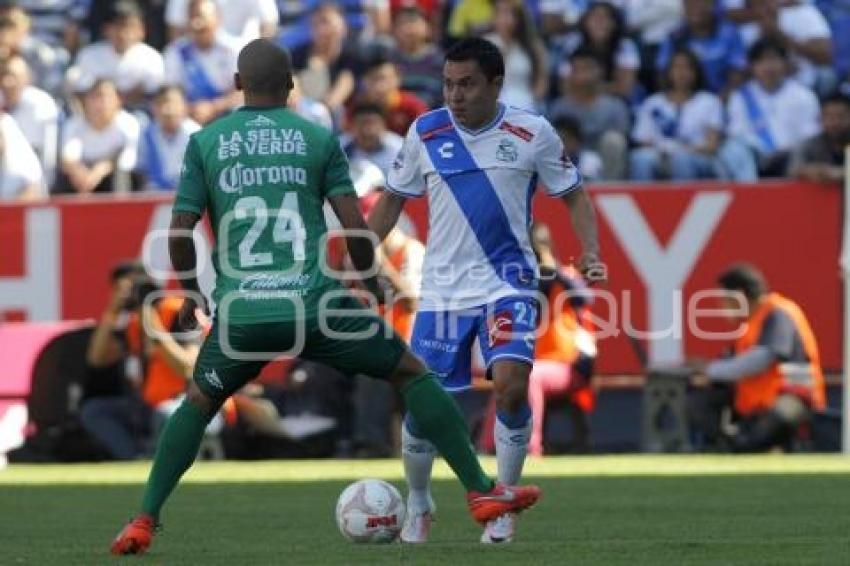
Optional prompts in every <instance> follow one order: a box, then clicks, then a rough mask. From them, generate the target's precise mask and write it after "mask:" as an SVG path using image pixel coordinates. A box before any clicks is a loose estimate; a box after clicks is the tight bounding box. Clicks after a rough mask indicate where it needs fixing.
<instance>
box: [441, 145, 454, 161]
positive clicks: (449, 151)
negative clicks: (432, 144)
mask: <svg viewBox="0 0 850 566" xmlns="http://www.w3.org/2000/svg"><path fill="white" fill-rule="evenodd" d="M454 149H455V144H454V142H445V143H444V144H443V145H441V146H440V147H439V148H437V153H439V154H440V157H442V158H443V159H451V158H452V157H454V156H455V152H454Z"/></svg>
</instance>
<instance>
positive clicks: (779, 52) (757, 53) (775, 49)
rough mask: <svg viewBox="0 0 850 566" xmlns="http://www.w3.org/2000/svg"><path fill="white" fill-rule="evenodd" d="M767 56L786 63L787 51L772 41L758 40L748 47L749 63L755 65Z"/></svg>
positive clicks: (767, 39) (766, 39)
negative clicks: (772, 56)
mask: <svg viewBox="0 0 850 566" xmlns="http://www.w3.org/2000/svg"><path fill="white" fill-rule="evenodd" d="M769 55H776V56H777V57H779V58H780V59H782V60H784V61H788V49H787V48H786V47H785V46H784V45H782V44H781V43H779V42H778V41H776V40H774V39H769V38H765V39H760V40H758V41H756V42H755V43H754V44H753V46H752V47H750V51H749V53H747V59H748V60H749V62H750V63H757V62H758V61H761V60H762V59H764V58H765V57H767V56H769Z"/></svg>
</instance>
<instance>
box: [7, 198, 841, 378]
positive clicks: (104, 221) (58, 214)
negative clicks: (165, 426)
mask: <svg viewBox="0 0 850 566" xmlns="http://www.w3.org/2000/svg"><path fill="white" fill-rule="evenodd" d="M591 194H592V197H593V200H594V203H595V205H596V209H597V214H598V216H599V225H600V240H601V245H602V250H603V255H604V260H605V262H606V263H607V264H608V268H609V277H610V282H609V283H608V285H607V286H605V287H604V288H603V289H601V290H600V297H599V299H598V300H597V307H596V313H597V315H598V318H599V319H600V322H601V324H602V326H603V327H604V328H605V329H606V331H608V330H612V329H613V330H614V331H615V332H607V333H608V334H616V336H611V337H606V338H604V339H603V340H602V341H601V342H600V368H599V369H600V371H601V372H603V373H638V372H639V371H640V369H641V368H640V365H639V363H638V360H637V358H636V356H635V354H634V352H633V350H632V348H631V345H630V344H629V341H628V339H627V336H626V335H627V333H628V334H631V335H633V336H637V337H638V338H639V339H640V340H641V341H642V342H644V343H646V344H647V345H648V348H649V353H650V359H651V360H652V361H653V362H654V363H661V364H663V363H675V362H677V361H680V360H681V359H683V357H685V356H690V355H698V356H708V355H714V354H717V353H718V352H719V351H720V350H721V349H722V348H723V346H724V345H725V344H726V342H724V341H722V340H721V341H718V340H706V339H700V338H698V337H697V336H695V332H694V328H698V329H701V330H703V331H714V330H718V329H721V324H720V322H718V321H717V320H712V319H709V318H706V317H705V316H704V315H702V314H701V309H706V308H710V307H711V306H712V304H713V303H712V302H711V301H710V300H706V301H702V302H698V303H694V297H695V296H697V295H696V294H697V293H698V292H699V291H701V290H706V289H711V288H713V287H714V281H715V279H716V277H717V274H718V273H719V272H720V271H721V270H722V269H723V268H724V267H726V266H727V265H729V264H731V263H733V262H736V261H742V260H746V261H749V262H751V263H753V264H755V265H757V266H758V267H760V268H761V269H762V270H763V271H764V273H765V275H766V276H767V279H768V281H769V283H770V285H771V286H772V288H773V289H775V290H777V291H780V292H782V293H784V294H786V295H787V296H789V297H791V298H792V299H794V300H796V301H797V302H799V303H800V304H801V305H802V307H803V309H804V310H805V312H806V313H807V315H808V316H809V319H810V321H811V323H812V326H813V328H814V330H815V333H816V335H817V337H818V339H819V341H820V345H821V350H822V358H823V360H824V365H825V366H826V367H827V368H829V369H836V368H839V367H840V365H841V321H842V316H841V311H842V305H841V278H840V271H839V253H840V249H839V248H840V241H841V217H842V211H841V195H840V192H839V190H838V189H837V188H836V187H832V186H819V185H808V184H799V183H777V184H763V185H754V186H730V185H724V184H712V183H707V184H691V185H651V186H650V185H647V186H623V187H618V186H611V187H594V188H592V189H591ZM534 210H535V216H536V218H537V219H538V220H540V221H543V222H546V223H548V224H549V225H550V226H552V227H553V232H554V234H555V237H556V243H557V246H558V249H559V253H560V254H561V256H562V257H563V258H565V259H567V258H569V256H570V255H573V254H577V253H578V249H577V244H576V241H575V238H574V237H573V235H572V232H571V229H570V223H569V218H568V213H567V211H566V209H565V208H564V207H563V206H562V205H561V204H560V203H558V202H556V201H552V200H550V199H547V198H545V197H543V196H538V197H537V199H536V200H535V206H534ZM407 214H408V215H409V216H410V218H411V220H412V221H413V223H414V224H415V225H416V227H417V229H418V230H419V234H420V236H423V237H424V236H425V234H426V233H427V208H426V204H425V202H424V201H423V200H419V201H411V202H410V203H409V204H408V209H407ZM169 217H170V199H169V197H167V196H138V197H130V198H126V197H125V198H113V197H104V198H97V197H93V198H90V199H86V200H58V199H57V200H54V201H51V202H49V203H45V204H39V205H30V206H23V205H4V206H0V239H2V242H3V244H2V248H0V250H2V252H0V320H3V319H5V320H60V319H81V318H88V317H96V316H98V315H99V313H100V312H101V310H102V309H103V307H104V305H105V302H106V300H107V296H108V292H109V291H108V285H109V283H108V273H109V270H110V269H111V267H112V266H113V265H114V264H115V263H116V262H117V261H119V260H122V259H128V258H138V257H141V256H142V251H143V248H144V247H145V246H147V249H148V250H149V252H150V254H149V255H150V256H151V257H152V258H153V260H154V263H155V264H156V265H158V266H159V267H160V268H162V269H167V268H168V264H167V258H166V253H165V240H164V239H163V237H162V236H163V235H164V232H157V230H160V231H163V230H164V229H165V228H167V225H168V220H169ZM148 234H153V236H152V237H149V238H148V239H147V241H146V238H145V237H146V235H148ZM207 284H208V285H209V284H210V280H209V279H208V282H207ZM695 325H696V326H695ZM649 331H651V332H650V333H649V334H648V335H646V334H642V332H644V333H646V332H649Z"/></svg>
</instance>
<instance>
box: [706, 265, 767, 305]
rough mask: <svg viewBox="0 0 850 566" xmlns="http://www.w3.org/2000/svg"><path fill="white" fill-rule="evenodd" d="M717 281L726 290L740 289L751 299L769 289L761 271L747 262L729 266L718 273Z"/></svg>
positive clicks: (753, 299) (756, 297)
mask: <svg viewBox="0 0 850 566" xmlns="http://www.w3.org/2000/svg"><path fill="white" fill-rule="evenodd" d="M717 283H718V284H720V286H721V287H722V288H723V289H726V290H727V291H740V292H741V293H743V294H744V296H745V297H747V299H749V300H751V301H755V300H756V299H758V298H759V297H761V296H762V295H764V294H765V293H768V292H769V291H770V289H769V288H768V286H767V281H766V280H765V278H764V275H763V274H762V272H761V271H759V270H758V269H757V268H756V267H755V266H753V265H751V264H749V263H736V264H735V265H733V266H731V267H729V268H728V269H727V270H726V271H724V272H723V273H721V274H720V277H718V278H717Z"/></svg>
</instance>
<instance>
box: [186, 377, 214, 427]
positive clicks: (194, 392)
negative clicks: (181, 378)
mask: <svg viewBox="0 0 850 566" xmlns="http://www.w3.org/2000/svg"><path fill="white" fill-rule="evenodd" d="M186 401H188V402H189V403H192V404H193V405H195V406H196V407H198V408H199V409H200V410H201V412H202V413H203V414H204V415H206V416H207V417H209V418H212V417H213V416H214V415H215V414H216V413H217V412H218V410H219V409H220V408H221V404H222V402H221V401H217V400H215V399H212V398H210V397H208V396H207V395H206V393H204V392H203V391H201V388H200V387H198V384H197V383H195V382H194V381H193V382H191V383H190V384H189V390H188V391H187V392H186Z"/></svg>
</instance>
